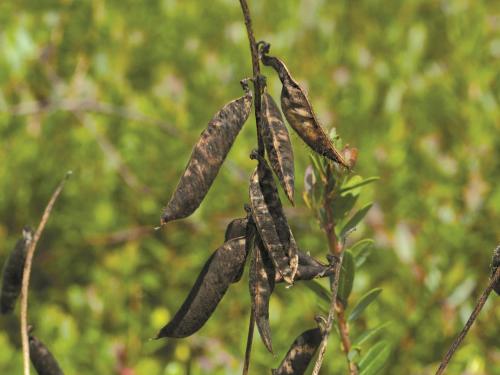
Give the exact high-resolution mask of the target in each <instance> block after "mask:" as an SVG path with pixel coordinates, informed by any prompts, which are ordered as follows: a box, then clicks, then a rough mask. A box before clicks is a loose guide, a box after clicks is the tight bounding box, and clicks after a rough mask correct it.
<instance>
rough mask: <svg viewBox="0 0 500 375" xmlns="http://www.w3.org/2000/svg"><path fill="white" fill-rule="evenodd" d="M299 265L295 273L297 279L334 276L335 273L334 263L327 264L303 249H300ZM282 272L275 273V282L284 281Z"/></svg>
mask: <svg viewBox="0 0 500 375" xmlns="http://www.w3.org/2000/svg"><path fill="white" fill-rule="evenodd" d="M298 255H299V266H298V267H297V273H296V274H295V280H296V281H297V280H299V281H300V280H313V279H316V278H321V277H327V276H332V275H333V274H334V264H329V265H325V264H322V263H320V262H318V261H317V260H316V259H314V258H313V257H311V256H310V255H307V254H306V253H304V252H302V251H300V250H299V251H298ZM283 281H284V280H283V277H282V276H281V275H280V274H276V275H275V282H277V283H281V282H283Z"/></svg>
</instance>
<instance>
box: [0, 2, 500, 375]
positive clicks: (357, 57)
mask: <svg viewBox="0 0 500 375" xmlns="http://www.w3.org/2000/svg"><path fill="white" fill-rule="evenodd" d="M249 5H250V8H251V11H252V17H253V21H254V30H255V33H256V38H257V40H260V39H264V40H266V41H269V42H270V43H271V44H272V53H273V54H276V55H278V56H280V57H281V58H282V59H284V61H285V62H286V63H287V65H288V66H289V68H290V70H291V71H292V73H293V74H294V76H295V78H296V79H297V80H298V81H299V82H301V83H302V84H303V85H304V86H305V87H306V88H307V89H308V91H309V95H310V98H311V101H312V102H313V103H314V106H315V109H316V112H317V113H318V115H319V117H320V119H321V120H322V121H323V123H324V124H325V126H328V127H330V126H332V125H334V126H336V127H337V131H338V133H339V134H340V135H341V137H342V138H343V141H344V143H349V144H351V145H353V146H355V147H357V148H359V150H360V157H359V160H358V163H357V167H356V172H357V173H359V174H361V175H363V176H365V177H368V176H380V181H378V182H377V183H376V184H373V185H370V186H369V187H368V188H366V189H365V190H364V200H365V201H364V202H359V204H360V205H362V204H363V203H366V201H368V200H373V201H374V202H375V205H374V207H373V208H372V209H371V211H370V213H369V215H368V217H367V220H365V224H364V225H363V226H362V227H360V228H359V229H358V231H357V232H356V233H354V234H353V240H355V239H356V238H361V237H362V236H372V237H373V238H374V239H375V249H374V251H373V252H372V254H371V256H370V258H369V259H368V261H367V262H366V263H365V265H364V266H363V268H362V269H361V270H360V271H359V273H358V274H357V278H356V282H355V285H354V291H353V295H354V296H361V295H363V294H364V293H365V292H366V291H367V290H369V289H371V288H373V287H381V288H383V292H382V294H381V296H380V297H379V299H378V300H377V301H376V302H375V303H373V304H372V305H371V306H370V307H369V308H368V310H367V312H366V313H365V314H364V315H363V317H362V319H361V320H360V322H359V323H357V324H356V325H355V326H353V327H352V332H351V333H352V334H353V335H354V336H356V335H357V334H359V333H360V332H363V330H364V329H365V328H366V327H374V326H377V325H378V324H379V323H382V322H387V321H390V322H391V324H390V325H389V326H388V327H387V328H386V329H385V331H384V332H383V333H382V337H383V339H384V340H387V341H389V342H390V344H391V347H392V352H391V356H390V359H389V361H388V364H387V366H386V368H385V370H384V371H383V373H386V374H431V373H433V371H434V370H435V368H436V366H437V364H438V362H439V360H440V358H441V357H442V355H443V354H444V352H445V351H446V349H447V347H448V345H449V344H450V342H451V340H452V339H453V338H454V337H455V335H456V333H457V332H458V330H459V328H461V327H462V326H463V323H464V321H465V320H466V318H467V316H468V314H469V313H470V311H471V308H472V306H473V303H474V302H475V299H476V298H477V296H478V295H479V294H480V292H481V290H482V289H483V288H484V287H485V285H486V283H487V279H488V274H489V268H488V265H489V262H490V257H491V251H492V249H493V248H494V247H495V246H496V244H498V243H499V242H500V232H499V228H498V223H499V220H500V189H499V187H498V185H499V176H500V112H499V99H500V75H499V72H500V7H499V3H498V1H494V0H491V1H486V0H485V1H477V0H441V1H435V0H407V1H397V0H393V1H387V0H359V1H348V0H339V1H325V0H287V1H264V0H251V1H250V4H249ZM264 74H266V75H268V81H269V86H270V90H271V92H272V93H273V95H274V97H275V98H278V97H279V90H280V85H279V81H278V80H277V78H276V76H275V74H274V72H273V71H272V70H271V69H268V68H266V69H264ZM249 75H251V60H250V53H249V47H248V40H247V36H246V32H245V28H244V24H243V18H242V14H241V9H240V6H239V3H238V1H236V0H231V1H230V0H213V1H201V0H182V1H174V0H163V1H156V0H154V1H153V0H151V1H144V2H141V1H133V0H113V1H111V0H110V1H104V0H92V1H90V0H81V1H71V0H59V1H57V0H37V1H33V0H31V1H30V0H17V1H11V0H4V1H2V2H1V3H0V142H1V143H0V160H1V162H0V187H1V188H0V189H1V192H2V193H1V194H0V244H1V245H0V262H2V263H3V261H4V260H5V258H6V256H7V254H8V252H9V251H10V250H11V248H12V247H13V245H14V243H15V241H16V240H17V239H18V238H19V237H20V234H21V229H22V227H23V226H24V225H26V224H30V225H32V226H36V225H37V223H38V221H39V218H40V216H41V213H42V211H43V207H44V206H45V204H46V202H47V200H48V198H49V196H50V194H51V192H52V190H53V189H54V187H55V186H56V184H57V182H58V181H59V180H60V179H61V178H62V176H63V175H64V173H65V172H66V171H67V170H70V169H71V170H73V171H74V175H73V177H72V178H71V180H70V181H69V182H68V183H67V185H66V188H65V190H64V192H63V194H62V196H61V198H60V200H59V201H58V202H57V204H56V207H55V210H54V212H53V214H52V217H51V218H50V220H49V223H48V226H47V228H46V231H45V233H44V234H43V236H42V239H41V242H40V243H39V246H38V251H37V254H36V257H35V261H34V270H33V275H32V283H31V291H30V310H29V314H30V321H31V322H32V323H33V324H34V325H35V327H36V333H37V335H38V336H39V337H40V338H41V339H42V340H43V341H44V342H46V343H47V344H48V346H49V347H50V348H51V350H52V351H53V353H54V354H55V355H56V357H57V358H58V359H59V361H60V364H61V366H62V368H63V369H65V371H66V373H67V374H112V373H114V374H120V375H125V374H127V375H132V374H137V375H139V374H165V375H175V374H192V375H196V374H202V373H210V374H238V373H239V371H240V368H241V365H242V359H243V356H244V345H245V339H246V329H247V325H248V312H249V307H250V301H249V297H248V293H247V288H248V286H247V284H246V282H245V279H243V281H242V282H240V283H238V284H236V285H233V286H232V287H231V288H230V290H229V291H228V293H227V294H226V296H225V297H224V300H223V301H222V303H221V304H220V306H219V307H218V308H217V310H216V312H215V314H214V315H213V317H212V319H211V320H210V321H209V322H208V323H207V324H206V325H205V326H204V328H203V329H202V330H200V331H199V332H198V333H197V334H195V335H194V336H192V337H190V338H188V339H183V340H160V341H148V338H150V337H152V336H154V335H155V334H156V332H157V330H158V329H159V328H160V327H161V326H163V325H164V324H165V323H166V322H167V321H168V320H169V318H170V317H172V315H173V314H174V313H175V311H176V309H177V308H178V307H179V306H180V303H181V302H182V300H183V299H184V297H185V296H186V294H187V292H188V291H189V289H190V287H191V285H192V283H193V282H194V279H195V277H196V275H197V274H198V272H199V270H200V268H201V266H202V264H203V263H204V262H205V260H206V258H207V257H208V256H209V254H210V253H211V252H212V251H213V250H214V249H216V248H217V247H218V246H219V245H220V244H221V243H222V241H223V234H224V229H225V225H226V224H227V223H228V221H229V220H230V219H232V218H234V217H237V216H242V215H243V208H242V206H243V203H245V202H246V201H247V199H248V198H247V194H248V191H247V185H248V178H249V176H250V173H251V171H252V169H253V167H254V165H255V162H254V161H251V160H250V159H249V158H248V155H249V152H250V150H251V149H252V148H253V147H255V130H254V129H255V120H254V119H253V117H251V118H250V119H249V121H248V124H247V125H246V126H245V128H244V130H243V131H242V134H241V135H240V137H239V138H238V139H237V142H236V144H235V145H234V147H233V149H232V151H231V153H230V154H229V157H228V160H227V161H226V163H225V165H224V167H223V168H222V170H221V172H220V174H219V178H218V179H217V182H216V183H215V184H214V186H213V187H212V188H211V190H210V192H209V194H208V197H207V199H206V200H205V201H204V203H203V204H202V206H201V207H200V208H199V209H198V210H197V211H196V213H195V214H194V215H193V216H192V217H190V218H189V219H186V220H181V221H177V222H173V223H171V224H169V225H168V226H167V227H166V228H164V229H163V230H161V231H158V232H154V231H153V230H152V228H153V227H154V226H156V225H157V224H158V223H159V215H160V212H161V208H162V207H163V205H164V204H165V203H166V202H167V201H168V199H169V197H170V194H171V192H172V190H173V189H174V187H175V185H176V183H177V180H178V178H179V176H180V174H181V173H182V171H183V169H184V166H185V163H186V161H187V159H188V157H189V154H190V151H191V147H192V145H193V144H194V143H195V142H196V140H197V137H198V135H199V134H200V132H201V131H202V129H203V128H204V127H205V126H206V124H207V122H208V120H209V119H210V118H211V117H212V115H213V114H214V113H215V112H216V111H217V110H218V109H219V108H220V107H221V106H222V105H223V104H224V103H226V102H228V101H229V100H231V99H233V98H235V97H237V96H240V95H241V88H240V86H239V83H238V81H239V80H240V79H241V78H243V77H246V76H249ZM293 142H294V146H295V155H296V170H297V178H296V179H297V192H298V194H297V197H298V199H297V204H296V207H290V206H289V205H287V207H286V210H287V214H288V217H289V221H290V223H291V226H292V228H293V230H294V232H295V237H296V238H297V240H298V242H299V245H300V246H301V247H303V248H307V249H308V250H309V251H311V253H312V254H314V255H315V256H318V257H322V256H323V254H325V252H326V242H325V239H324V236H323V234H322V233H321V232H320V230H319V228H318V226H317V223H316V222H315V220H314V219H313V217H312V215H311V213H310V212H309V211H308V210H307V208H306V207H305V204H304V202H303V200H301V199H300V196H301V194H300V192H301V191H302V190H303V183H302V180H303V175H304V170H305V167H306V166H307V164H308V154H309V150H308V149H307V148H306V147H305V146H304V145H303V144H302V142H301V141H300V140H299V139H298V137H294V139H293ZM245 278H246V276H245ZM498 298H499V297H498V296H496V295H493V296H491V298H490V300H489V301H488V303H487V305H486V307H485V308H484V310H483V312H482V313H481V315H480V318H479V321H478V322H477V323H476V325H475V326H474V327H473V329H472V330H471V333H470V335H469V336H468V337H467V339H466V341H465V343H464V345H463V346H462V347H461V349H460V350H459V352H458V353H457V355H456V357H455V358H454V359H453V361H452V363H451V365H450V368H449V373H450V374H470V375H480V374H489V375H494V374H500V332H499V326H500V324H499V323H500V308H499V303H500V301H499V299H498ZM317 303H318V301H317V297H316V296H315V295H314V294H313V293H312V292H311V291H310V290H309V289H307V288H306V287H305V286H304V285H296V286H294V287H293V288H292V289H285V288H283V287H282V286H280V287H278V288H277V290H276V292H275V294H274V295H273V298H272V301H271V327H272V330H273V338H274V341H275V350H276V353H277V356H276V357H273V356H271V355H270V354H268V353H267V352H266V350H265V348H264V346H263V345H262V343H261V342H260V340H258V337H257V338H256V341H255V343H254V355H253V361H252V364H251V372H252V373H255V374H257V373H266V371H268V370H269V368H271V367H276V366H277V364H278V363H279V361H280V360H281V357H282V356H283V355H284V353H285V352H286V350H287V348H288V346H289V344H290V343H291V341H292V340H293V338H294V337H295V336H296V335H297V334H298V333H300V332H301V331H302V330H304V329H306V328H309V327H310V324H308V322H312V317H313V316H314V314H315V313H317V311H318V309H317ZM0 348H1V350H0V373H2V374H19V373H21V363H22V361H21V351H20V338H19V333H18V322H17V317H16V316H12V317H9V316H7V317H4V316H2V317H0ZM339 348H340V344H339V341H338V337H337V336H336V335H335V334H334V335H333V339H332V341H331V343H330V345H329V349H328V353H327V356H326V360H325V365H324V368H323V370H322V374H345V373H346V363H345V358H343V357H342V356H341V354H340V349H339Z"/></svg>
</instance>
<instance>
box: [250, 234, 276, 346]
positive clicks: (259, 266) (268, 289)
mask: <svg viewBox="0 0 500 375" xmlns="http://www.w3.org/2000/svg"><path fill="white" fill-rule="evenodd" d="M275 273H276V272H275V270H274V266H273V263H272V261H271V259H269V254H268V253H267V251H266V249H265V248H264V245H263V244H262V241H261V240H260V238H258V239H257V241H256V246H255V248H254V255H253V257H252V263H251V265H250V280H249V281H250V283H249V286H250V296H251V298H252V310H253V312H254V316H255V323H256V324H257V329H258V330H259V333H260V337H261V339H262V342H263V343H264V345H265V346H266V348H267V350H269V351H270V352H271V353H272V352H273V345H272V340H271V327H270V325H269V299H270V298H271V294H272V293H273V290H274V279H275Z"/></svg>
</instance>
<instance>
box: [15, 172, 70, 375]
mask: <svg viewBox="0 0 500 375" xmlns="http://www.w3.org/2000/svg"><path fill="white" fill-rule="evenodd" d="M70 175H71V172H67V173H66V176H64V179H63V180H62V181H61V182H60V183H59V185H58V186H57V188H56V190H55V191H54V193H52V197H50V200H49V203H47V206H46V207H45V211H44V212H43V215H42V219H41V220H40V224H38V228H37V229H36V232H35V235H34V237H33V241H32V242H31V243H30V246H29V248H28V251H27V252H26V261H25V263H24V269H23V282H22V285H21V340H22V345H23V368H24V375H29V374H30V347H29V338H28V288H29V284H30V275H31V264H32V263H33V255H34V254H35V249H36V244H37V243H38V240H39V239H40V236H41V235H42V232H43V230H44V228H45V224H47V221H48V220H49V216H50V213H51V212H52V208H53V207H54V204H55V202H56V200H57V198H58V197H59V194H60V193H61V191H62V189H63V187H64V183H65V182H66V180H67V179H68V177H69V176H70Z"/></svg>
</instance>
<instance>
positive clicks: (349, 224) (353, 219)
mask: <svg viewBox="0 0 500 375" xmlns="http://www.w3.org/2000/svg"><path fill="white" fill-rule="evenodd" d="M372 206H373V203H368V204H367V205H366V206H364V207H362V208H360V209H359V211H358V212H356V213H355V214H354V215H353V216H352V217H351V218H350V219H349V221H348V222H347V223H346V224H345V225H344V227H343V228H342V230H341V231H340V236H339V237H340V238H341V239H343V238H345V236H346V235H347V234H348V233H349V232H350V231H351V230H352V229H353V228H355V227H356V226H357V225H358V224H359V222H360V221H361V220H363V218H364V217H365V215H366V214H367V213H368V211H369V210H370V208H372Z"/></svg>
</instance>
